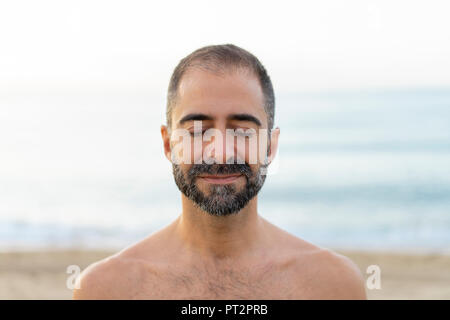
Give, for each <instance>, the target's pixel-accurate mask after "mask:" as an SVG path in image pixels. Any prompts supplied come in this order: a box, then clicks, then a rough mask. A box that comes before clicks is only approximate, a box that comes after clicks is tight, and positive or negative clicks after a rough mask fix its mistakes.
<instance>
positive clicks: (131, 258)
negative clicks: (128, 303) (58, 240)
mask: <svg viewBox="0 0 450 320" xmlns="http://www.w3.org/2000/svg"><path fill="white" fill-rule="evenodd" d="M159 234H160V233H156V234H152V235H151V236H149V237H147V238H145V239H143V240H141V241H139V242H137V243H135V244H132V245H130V246H129V247H127V248H125V249H123V250H121V251H120V252H118V253H116V254H114V255H112V256H109V257H107V258H105V259H103V260H100V261H98V262H95V263H93V264H91V265H90V266H88V267H87V268H86V269H85V270H83V272H82V273H81V275H80V276H79V277H78V279H77V283H76V288H78V289H75V290H74V291H73V299H83V300H86V299H134V298H138V296H139V295H142V293H143V292H144V291H145V290H144V286H145V285H148V282H149V281H150V279H152V278H160V277H161V272H160V269H161V268H158V267H156V266H157V263H156V262H157V261H158V260H160V255H161V254H160V253H161V250H160V249H159V250H158V249H157V248H158V247H162V246H161V241H160V240H159V238H160V236H159ZM154 289H155V288H154ZM145 293H146V294H147V296H148V297H151V296H153V295H154V294H155V293H154V292H148V290H147V291H146V292H145Z"/></svg>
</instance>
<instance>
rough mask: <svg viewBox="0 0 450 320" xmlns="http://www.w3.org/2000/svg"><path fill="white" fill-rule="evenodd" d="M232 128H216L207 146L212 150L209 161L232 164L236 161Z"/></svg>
mask: <svg viewBox="0 0 450 320" xmlns="http://www.w3.org/2000/svg"><path fill="white" fill-rule="evenodd" d="M234 140H235V139H234V134H233V130H232V129H225V130H215V132H214V135H213V136H212V139H211V141H210V142H209V145H208V146H207V148H209V149H210V150H211V152H210V156H209V157H208V155H206V156H207V158H209V159H208V161H209V162H214V163H218V164H231V163H234V162H235V153H236V147H235V141H234Z"/></svg>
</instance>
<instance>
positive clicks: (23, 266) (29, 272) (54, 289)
mask: <svg viewBox="0 0 450 320" xmlns="http://www.w3.org/2000/svg"><path fill="white" fill-rule="evenodd" d="M337 252H339V253H341V254H344V255H346V256H348V257H349V258H351V259H352V260H353V261H354V262H355V263H356V264H357V265H358V266H359V267H360V270H361V272H362V273H363V275H364V276H365V278H366V279H367V278H368V277H369V276H370V275H369V274H367V273H366V270H367V267H368V266H370V265H377V266H379V267H380V270H381V289H372V290H369V289H366V290H367V295H368V298H369V299H450V256H448V255H440V254H434V253H433V254H399V253H382V252H377V253H373V252H370V253H365V252H349V251H345V252H343V251H337ZM112 253H113V252H111V251H82V250H60V251H34V252H22V251H21V252H19V251H17V252H7V253H0V299H70V298H71V290H69V289H68V288H67V287H66V282H67V279H68V277H69V276H70V274H68V273H66V270H67V267H68V266H69V265H78V266H79V267H80V268H81V269H84V268H85V267H87V266H88V265H89V264H91V263H92V262H95V261H97V260H100V259H102V258H104V257H107V256H108V255H110V254H112Z"/></svg>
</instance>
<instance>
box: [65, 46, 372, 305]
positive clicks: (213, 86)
mask: <svg viewBox="0 0 450 320" xmlns="http://www.w3.org/2000/svg"><path fill="white" fill-rule="evenodd" d="M274 108H275V99H274V93H273V88H272V83H271V81H270V78H269V76H268V75H267V72H266V70H265V68H264V67H263V66H262V65H261V63H260V62H259V61H258V59H257V58H256V57H254V56H253V55H252V54H251V53H249V52H248V51H246V50H244V49H242V48H239V47H237V46H234V45H231V44H227V45H215V46H207V47H203V48H201V49H198V50H196V51H194V52H193V53H191V54H190V55H189V56H187V57H185V58H184V59H182V60H181V61H180V63H179V65H178V66H177V67H176V68H175V70H174V73H173V75H172V77H171V80H170V84H169V90H168V97H167V126H162V127H161V134H162V139H163V144H164V152H165V155H166V157H167V159H168V160H169V161H171V162H172V165H173V174H174V178H175V183H176V185H177V186H178V188H179V189H180V191H181V202H182V213H181V215H180V216H179V217H178V218H177V219H176V220H175V221H174V222H173V223H171V224H170V225H168V226H166V227H165V228H163V229H162V230H160V231H158V232H156V233H154V234H151V235H150V236H148V237H147V238H145V239H143V240H142V241H140V242H138V243H136V244H134V245H132V246H130V247H128V248H126V249H124V250H122V251H121V252H119V253H117V254H115V255H113V256H111V257H108V258H106V259H104V260H102V261H99V262H97V263H94V264H93V265H91V266H89V267H88V268H87V269H86V270H85V271H84V272H83V273H82V275H81V276H80V277H79V281H78V285H79V289H75V290H74V295H73V297H74V299H365V298H366V295H365V288H364V281H363V278H362V276H361V273H360V272H359V270H358V268H357V267H356V266H355V264H354V263H353V262H351V261H350V260H349V259H348V258H346V257H344V256H341V255H339V254H336V253H333V252H332V251H330V250H327V249H324V248H320V247H317V246H315V245H313V244H311V243H308V242H307V241H304V240H302V239H299V238H297V237H295V236H293V235H291V234H289V233H287V232H285V231H283V230H281V229H279V228H278V227H276V226H275V225H273V224H271V223H270V222H268V221H267V220H266V219H264V218H262V217H261V216H259V215H258V210H257V194H258V191H259V190H260V189H261V187H262V185H263V183H264V180H265V177H266V176H265V169H266V168H267V166H268V165H269V164H270V163H271V161H272V160H273V158H274V156H275V154H276V151H277V146H278V137H279V134H280V130H279V128H275V129H273V122H274ZM207 132H210V133H211V132H212V133H213V134H210V135H209V136H208V137H206V136H207ZM242 133H243V134H242ZM252 136H253V137H256V138H257V140H253V141H258V142H261V141H262V142H264V140H265V138H266V142H267V143H259V144H258V145H257V147H256V148H255V145H254V144H251V142H250V138H251V137H252ZM180 137H182V138H183V143H182V144H180V141H179V138H180ZM230 137H231V138H230ZM234 137H241V139H240V141H241V143H240V144H239V143H238V142H237V141H235V139H234ZM213 138H214V139H213ZM242 142H243V143H242ZM255 159H256V161H255ZM250 160H252V161H250ZM279 214H283V212H280V213H279Z"/></svg>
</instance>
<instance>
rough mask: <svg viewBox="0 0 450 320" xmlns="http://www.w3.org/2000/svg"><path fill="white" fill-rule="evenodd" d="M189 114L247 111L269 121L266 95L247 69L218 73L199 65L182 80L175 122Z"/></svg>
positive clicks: (212, 114) (173, 115)
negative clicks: (202, 68)
mask: <svg viewBox="0 0 450 320" xmlns="http://www.w3.org/2000/svg"><path fill="white" fill-rule="evenodd" d="M190 113H204V114H207V115H210V116H212V117H214V118H222V117H224V118H225V117H227V116H228V115H230V114H233V113H234V114H235V113H248V114H251V115H254V116H255V117H257V118H259V119H260V120H261V123H264V124H266V123H267V115H266V113H265V110H264V94H263V92H262V89H261V85H260V84H259V81H258V79H257V78H256V76H254V75H253V74H251V73H249V72H246V71H232V72H226V73H223V74H216V73H213V72H210V71H205V70H201V69H198V68H195V69H191V70H189V71H188V72H187V73H186V74H185V75H184V76H183V78H182V79H181V82H180V85H179V88H178V99H177V104H176V107H175V108H174V110H173V113H172V122H173V123H174V124H175V125H176V123H177V122H178V120H179V119H181V118H182V117H184V116H185V115H187V114H190Z"/></svg>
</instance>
